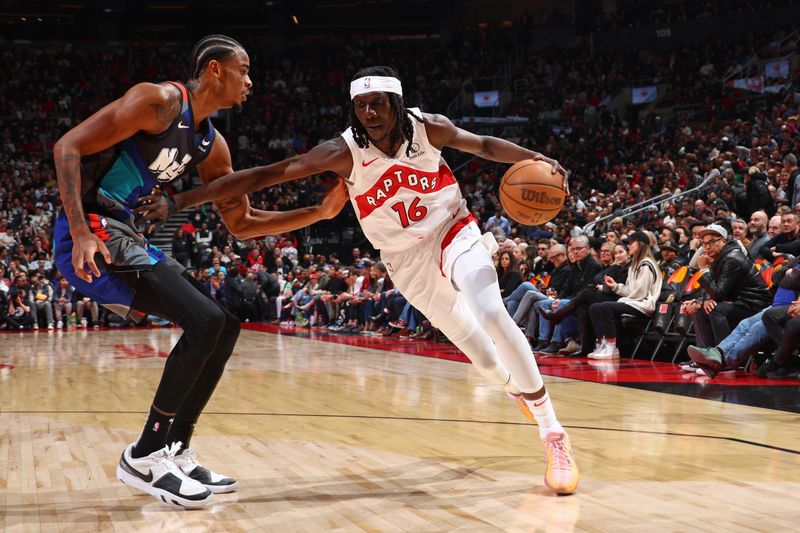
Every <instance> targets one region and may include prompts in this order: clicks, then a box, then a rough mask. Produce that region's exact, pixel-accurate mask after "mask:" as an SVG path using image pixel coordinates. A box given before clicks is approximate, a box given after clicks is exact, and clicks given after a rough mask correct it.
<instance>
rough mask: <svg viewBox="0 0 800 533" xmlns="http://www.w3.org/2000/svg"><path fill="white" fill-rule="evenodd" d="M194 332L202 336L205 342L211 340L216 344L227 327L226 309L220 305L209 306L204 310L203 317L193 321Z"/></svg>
mask: <svg viewBox="0 0 800 533" xmlns="http://www.w3.org/2000/svg"><path fill="white" fill-rule="evenodd" d="M193 322H194V326H195V327H194V328H193V329H194V333H196V334H198V335H199V336H201V337H202V338H203V340H204V342H211V343H212V344H211V346H214V345H215V344H216V342H217V339H218V338H219V336H220V334H221V333H222V331H223V329H224V328H225V311H223V310H222V309H221V308H220V307H219V306H217V305H212V306H208V307H207V308H205V309H204V310H203V311H202V314H201V317H200V318H199V319H198V320H196V321H193Z"/></svg>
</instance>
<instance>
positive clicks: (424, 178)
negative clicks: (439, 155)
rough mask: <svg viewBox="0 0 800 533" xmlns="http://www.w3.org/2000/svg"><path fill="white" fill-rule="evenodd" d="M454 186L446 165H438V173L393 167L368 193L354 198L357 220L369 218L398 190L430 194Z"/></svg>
mask: <svg viewBox="0 0 800 533" xmlns="http://www.w3.org/2000/svg"><path fill="white" fill-rule="evenodd" d="M454 184H456V178H455V177H454V176H453V173H452V172H451V171H450V169H449V168H448V167H447V165H440V166H439V171H438V172H425V171H422V170H416V169H413V168H408V167H403V166H400V165H393V166H392V167H391V168H389V170H387V171H386V172H384V173H383V175H382V176H381V177H380V178H378V179H377V181H375V184H374V185H373V186H372V187H370V188H369V190H368V191H366V192H364V193H362V194H359V195H358V196H356V205H358V213H359V218H364V217H367V216H369V215H370V214H371V213H372V212H373V211H375V210H376V209H378V208H379V207H381V206H382V205H383V204H384V203H385V202H386V200H388V199H389V198H391V197H393V196H394V195H395V194H397V193H398V191H400V189H403V188H406V189H409V190H411V191H414V192H416V193H420V194H430V193H433V192H436V191H440V190H442V189H444V188H445V187H447V186H448V185H454Z"/></svg>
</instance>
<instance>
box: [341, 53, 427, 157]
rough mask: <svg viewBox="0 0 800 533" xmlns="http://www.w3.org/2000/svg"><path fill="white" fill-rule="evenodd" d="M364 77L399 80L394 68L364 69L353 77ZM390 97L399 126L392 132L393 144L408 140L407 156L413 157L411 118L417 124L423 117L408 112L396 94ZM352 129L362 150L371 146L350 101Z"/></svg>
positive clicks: (376, 67) (354, 107)
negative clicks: (383, 77)
mask: <svg viewBox="0 0 800 533" xmlns="http://www.w3.org/2000/svg"><path fill="white" fill-rule="evenodd" d="M364 76H391V77H393V78H399V76H398V75H397V72H396V71H395V70H394V69H393V68H392V67H384V66H375V67H367V68H362V69H361V70H359V71H358V72H356V73H355V74H354V75H353V80H351V81H355V80H357V79H358V78H363V77H364ZM386 94H387V96H388V97H389V105H390V106H391V107H392V109H393V110H394V112H395V116H397V124H396V125H395V128H394V131H393V132H391V134H390V135H391V138H390V139H391V141H392V144H394V143H396V142H398V141H399V140H400V139H402V138H405V139H406V140H408V147H407V148H406V156H408V155H411V143H412V141H413V139H414V124H412V123H411V117H414V119H415V120H416V121H417V122H422V117H418V116H416V115H415V114H414V113H412V112H411V111H409V110H408V108H407V107H406V106H405V104H403V98H402V97H401V96H400V95H397V94H394V93H386ZM350 127H351V128H352V129H353V139H354V140H355V141H356V144H357V145H358V146H359V147H360V148H367V147H368V146H369V137H368V136H367V129H366V128H365V127H364V126H363V125H362V124H361V121H359V120H358V117H356V106H355V104H354V103H353V101H352V100H351V101H350Z"/></svg>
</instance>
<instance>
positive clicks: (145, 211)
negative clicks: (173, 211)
mask: <svg viewBox="0 0 800 533" xmlns="http://www.w3.org/2000/svg"><path fill="white" fill-rule="evenodd" d="M133 211H134V213H136V214H137V215H139V216H140V217H142V219H143V220H146V221H148V222H163V221H165V220H167V219H168V218H169V215H170V212H169V202H167V199H166V198H165V197H164V195H163V194H161V187H159V186H158V185H156V186H155V187H153V189H152V190H151V191H150V194H147V195H145V196H141V197H140V198H139V206H138V207H136V208H134V210H133Z"/></svg>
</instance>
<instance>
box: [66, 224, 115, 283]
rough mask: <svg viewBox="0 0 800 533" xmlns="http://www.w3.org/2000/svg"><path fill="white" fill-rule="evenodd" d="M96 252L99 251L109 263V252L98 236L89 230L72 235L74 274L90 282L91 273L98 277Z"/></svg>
mask: <svg viewBox="0 0 800 533" xmlns="http://www.w3.org/2000/svg"><path fill="white" fill-rule="evenodd" d="M96 253H100V254H101V255H102V256H103V259H105V261H106V263H108V264H109V265H110V264H111V254H110V253H109V252H108V248H106V245H105V243H104V242H103V241H102V240H100V237H98V236H97V235H95V234H94V233H91V232H89V231H86V232H84V233H82V234H80V235H79V236H78V237H73V244H72V268H74V269H75V274H76V275H77V276H78V277H79V278H81V279H82V280H84V281H85V282H87V283H91V282H92V275H94V276H95V277H96V278H99V277H100V269H99V268H97V263H95V261H94V256H95V254H96ZM87 267H88V268H89V270H88V271H87V270H86V268H87Z"/></svg>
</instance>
